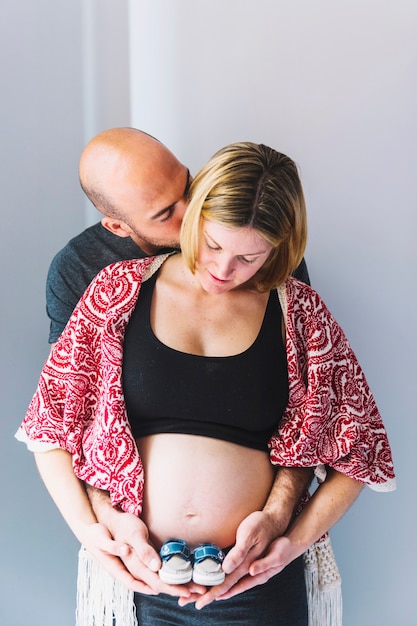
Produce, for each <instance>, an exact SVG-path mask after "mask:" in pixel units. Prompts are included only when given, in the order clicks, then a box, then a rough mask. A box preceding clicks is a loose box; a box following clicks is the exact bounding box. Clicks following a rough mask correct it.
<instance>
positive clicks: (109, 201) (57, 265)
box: [46, 128, 311, 626]
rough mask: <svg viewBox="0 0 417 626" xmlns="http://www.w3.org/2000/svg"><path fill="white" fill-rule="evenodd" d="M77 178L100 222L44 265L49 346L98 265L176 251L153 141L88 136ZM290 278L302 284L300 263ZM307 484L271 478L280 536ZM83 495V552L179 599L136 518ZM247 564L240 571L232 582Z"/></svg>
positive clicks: (181, 194)
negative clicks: (86, 510) (88, 516)
mask: <svg viewBox="0 0 417 626" xmlns="http://www.w3.org/2000/svg"><path fill="white" fill-rule="evenodd" d="M79 175H80V183H81V186H82V188H83V189H84V191H85V193H86V195H87V196H88V198H89V199H90V200H91V202H92V203H93V204H94V206H95V207H96V208H97V209H98V210H99V211H100V212H101V213H102V214H103V218H102V220H101V222H99V223H97V224H95V225H94V226H91V227H90V228H87V229H86V230H84V231H83V232H82V233H80V234H79V235H78V236H76V237H75V238H74V239H72V240H71V241H69V243H68V244H67V245H66V246H65V247H64V248H63V249H62V250H61V251H60V252H58V254H57V255H56V256H55V257H54V259H53V261H52V263H51V266H50V268H49V272H48V278H47V285H46V293H47V312H48V316H49V317H50V320H51V328H50V335H49V341H50V342H51V343H54V342H55V341H56V340H57V339H58V337H59V335H60V334H61V332H62V330H63V329H64V327H65V325H66V323H67V321H68V319H69V317H70V315H71V313H72V311H73V309H74V308H75V306H76V304H77V302H78V300H79V299H80V297H81V296H82V295H83V293H84V291H85V289H86V288H87V286H88V285H89V283H90V282H91V280H92V279H93V278H94V277H95V276H96V275H97V274H98V272H99V271H100V270H101V269H103V268H104V267H105V266H107V265H109V264H110V263H113V262H116V261H120V260H124V259H132V258H140V257H144V256H149V255H153V254H156V253H160V252H162V251H166V250H167V249H176V248H178V245H179V232H180V227H181V221H182V217H183V215H184V212H185V209H186V206H187V201H188V190H189V185H190V173H189V171H188V169H187V168H186V167H185V165H183V164H182V163H180V162H179V161H178V159H177V158H176V157H175V156H174V155H173V154H172V153H171V152H170V151H169V150H168V149H167V148H166V147H165V146H164V145H163V144H162V143H160V142H159V141H158V140H157V139H155V138H154V137H151V136H150V135H148V134H146V133H144V132H142V131H139V130H136V129H132V128H114V129H110V130H106V131H104V132H102V133H100V134H99V135H97V136H96V137H94V138H93V139H92V140H91V141H90V142H89V143H88V144H87V146H86V148H85V149H84V151H83V153H82V155H81V159H80V166H79ZM296 276H297V277H298V278H299V279H300V280H303V281H304V282H307V283H309V277H308V272H307V267H306V265H305V262H304V261H303V262H302V263H301V265H300V267H299V268H298V269H297V271H296ZM310 480H311V473H310V472H309V470H307V471H306V470H297V469H292V470H288V473H284V471H282V472H280V473H279V481H278V480H277V484H276V490H277V492H278V493H279V497H278V503H279V507H278V508H279V511H280V514H279V518H280V520H281V518H282V519H287V521H286V523H285V525H284V526H283V527H282V531H284V529H285V526H286V524H288V520H289V517H290V516H291V515H292V512H293V510H294V507H295V506H296V504H297V503H298V498H299V497H300V496H301V495H302V494H303V493H304V492H305V489H306V486H307V484H308V483H309V482H310ZM87 491H88V495H89V497H90V501H91V502H92V506H93V508H94V513H95V515H96V517H97V519H98V522H99V523H97V524H93V525H92V526H91V528H90V529H89V531H88V532H89V533H90V541H89V544H88V546H86V547H88V550H89V551H90V552H91V554H93V555H94V556H95V558H96V559H97V560H98V561H99V562H101V563H102V565H103V566H104V567H105V569H107V571H109V572H110V573H111V574H112V576H113V577H114V578H117V579H119V580H120V581H122V582H123V583H125V584H126V586H128V587H130V588H131V589H134V590H135V591H141V592H143V593H163V592H164V593H170V594H172V595H180V594H181V593H182V594H184V593H185V591H184V588H182V589H181V588H178V587H177V586H175V585H166V584H165V583H162V581H161V580H160V578H159V576H158V575H157V573H156V572H157V569H158V568H159V566H160V560H159V556H158V554H157V553H156V552H155V550H154V548H153V547H152V546H151V545H150V544H149V539H148V531H147V528H146V527H145V525H144V523H143V522H142V521H141V519H140V518H138V517H136V516H134V515H131V514H130V513H123V512H122V511H120V510H119V509H117V508H113V507H112V505H111V503H110V498H109V496H108V494H107V492H104V491H100V490H98V489H94V488H92V487H87ZM281 511H282V512H283V513H282V514H281ZM251 530H252V526H250V525H248V528H247V532H246V533H244V532H243V531H242V532H241V543H242V544H243V547H242V554H244V553H245V550H249V549H250V545H251V544H250V541H252V538H251V537H252V536H251ZM119 557H120V558H119ZM252 560H253V559H252ZM252 560H251V559H249V560H248V562H247V563H246V562H245V564H244V567H243V566H241V567H240V569H239V572H238V574H236V576H235V579H236V582H238V581H239V580H240V578H241V576H243V575H246V573H247V571H248V567H249V565H250V563H251V562H252ZM242 567H243V570H242ZM255 584H257V583H255ZM118 626H119V625H118ZM120 626H123V625H120Z"/></svg>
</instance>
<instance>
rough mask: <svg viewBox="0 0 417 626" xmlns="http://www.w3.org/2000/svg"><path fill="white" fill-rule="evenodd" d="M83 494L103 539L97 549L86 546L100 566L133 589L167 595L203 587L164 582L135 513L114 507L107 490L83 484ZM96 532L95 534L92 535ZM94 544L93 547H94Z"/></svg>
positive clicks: (198, 591) (196, 591) (199, 590)
mask: <svg viewBox="0 0 417 626" xmlns="http://www.w3.org/2000/svg"><path fill="white" fill-rule="evenodd" d="M87 494H88V497H89V499H90V502H91V504H92V507H93V509H94V513H95V514H96V516H97V518H98V519H99V521H100V522H101V524H98V525H97V526H100V527H101V529H102V532H104V533H105V534H106V541H104V537H103V543H102V544H101V546H100V551H99V552H93V550H92V549H91V548H90V549H89V547H88V546H86V548H87V549H88V550H89V551H90V552H91V553H92V554H93V556H95V558H96V559H97V560H98V561H100V562H101V564H102V565H103V567H104V568H105V569H106V570H107V571H108V572H109V573H110V574H111V575H112V576H113V578H117V579H118V580H120V581H121V582H123V583H124V584H125V585H126V586H127V587H129V588H130V589H132V590H133V591H139V592H140V593H145V594H147V595H156V594H159V593H166V594H169V595H171V596H177V597H180V596H181V597H183V598H188V597H190V596H191V595H194V594H195V596H196V597H199V595H200V594H201V593H203V592H204V591H205V588H204V587H202V586H201V585H196V584H195V583H189V584H188V585H168V584H166V583H163V582H162V581H161V579H160V577H159V574H158V570H159V568H160V567H161V559H160V558H159V554H158V553H157V551H156V550H155V548H154V547H153V546H152V545H151V543H150V540H149V532H148V529H147V527H146V525H145V524H144V523H143V521H142V520H141V519H140V518H139V517H137V516H136V515H132V514H131V513H124V512H123V511H120V510H118V509H115V508H114V507H113V506H112V504H111V502H110V497H109V495H108V493H107V492H105V491H101V490H100V489H95V488H93V487H90V486H87ZM97 537H98V533H97V535H96V539H97ZM98 547H99V546H98V544H97V545H96V548H98Z"/></svg>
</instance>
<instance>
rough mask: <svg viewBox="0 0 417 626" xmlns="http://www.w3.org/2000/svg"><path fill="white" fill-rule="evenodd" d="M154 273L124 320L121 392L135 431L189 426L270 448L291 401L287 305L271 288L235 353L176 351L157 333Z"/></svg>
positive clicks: (206, 433)
mask: <svg viewBox="0 0 417 626" xmlns="http://www.w3.org/2000/svg"><path fill="white" fill-rule="evenodd" d="M156 276H157V274H155V275H154V276H152V278H151V279H149V280H147V281H146V282H144V283H143V284H142V286H141V290H140V295H139V298H138V302H137V304H136V307H135V310H134V311H133V314H132V317H131V319H130V321H129V323H128V325H127V328H126V333H125V339H124V350H123V352H124V355H123V374H122V379H123V392H124V397H125V402H126V410H127V415H128V418H129V421H130V425H131V428H132V431H133V435H134V437H143V436H146V435H151V434H156V433H187V434H193V435H203V436H206V437H214V438H216V439H222V440H226V441H231V442H233V443H236V444H240V445H243V446H246V447H249V448H255V449H258V450H263V451H266V450H267V449H268V448H267V443H268V441H269V439H270V437H271V435H272V433H273V432H274V431H275V429H276V427H277V425H278V422H279V421H280V419H281V416H282V414H283V411H284V409H285V407H286V405H287V402H288V372H287V358H286V352H285V346H284V343H283V340H282V333H281V319H282V312H281V307H280V304H279V300H278V294H277V292H276V291H272V292H271V294H270V296H269V299H268V304H267V308H266V312H265V317H264V320H263V323H262V326H261V330H260V332H259V334H258V336H257V338H256V339H255V341H254V343H253V344H252V345H251V346H250V347H249V348H248V349H247V350H245V351H244V352H242V353H241V354H238V355H235V356H227V357H205V356H198V355H193V354H186V353H184V352H179V351H178V350H174V349H172V348H169V347H168V346H166V345H164V344H163V343H161V342H160V341H159V339H157V337H156V336H155V335H154V333H153V331H152V328H151V323H150V307H151V301H152V293H153V289H154V285H155V281H156Z"/></svg>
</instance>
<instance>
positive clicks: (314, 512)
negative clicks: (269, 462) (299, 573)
mask: <svg viewBox="0 0 417 626" xmlns="http://www.w3.org/2000/svg"><path fill="white" fill-rule="evenodd" d="M288 471H291V470H289V469H288ZM298 478H299V479H300V476H298ZM290 482H291V481H290ZM301 482H302V480H301V479H300V482H299V483H298V484H299V486H300V485H301ZM294 483H297V479H295V480H294ZM362 487H363V484H362V483H360V482H358V481H356V480H354V479H352V478H349V477H347V476H344V475H343V474H340V473H339V472H336V471H334V470H330V471H329V473H328V476H327V479H326V480H325V482H324V483H323V484H322V485H320V486H319V487H318V488H317V490H316V491H315V493H314V495H313V496H312V498H311V500H310V501H309V502H308V503H307V504H306V505H305V506H304V508H303V510H302V511H301V513H300V514H299V515H297V517H295V518H294V519H293V521H292V522H291V523H290V525H289V527H288V529H286V530H285V532H280V529H282V527H283V522H282V521H280V520H282V519H283V518H282V515H283V504H282V502H281V496H280V494H279V488H278V484H274V486H273V489H272V491H271V494H270V497H269V498H268V501H267V503H266V504H265V507H264V509H263V510H262V511H258V512H255V513H252V514H251V515H249V516H248V517H247V518H246V519H244V520H243V522H242V523H241V525H240V526H239V528H238V532H237V535H236V546H235V547H234V548H233V549H232V550H230V552H229V553H228V555H227V556H226V558H225V560H224V562H223V569H224V570H225V572H226V573H227V574H228V575H227V576H226V579H225V581H224V583H223V584H222V585H219V586H217V587H213V588H212V589H211V590H209V591H208V592H207V593H206V594H204V595H203V596H201V598H195V599H196V600H197V602H196V607H197V608H199V609H201V608H203V607H204V606H206V605H207V604H209V603H210V602H212V601H213V600H216V599H227V598H230V597H232V596H234V595H236V594H238V593H242V592H243V591H246V590H248V589H251V588H252V587H255V586H256V585H260V584H263V583H265V582H266V581H267V580H269V579H270V578H271V577H272V576H274V575H275V574H278V573H279V572H280V571H282V570H283V569H284V567H286V566H287V565H288V564H289V563H291V561H293V560H294V559H296V558H297V557H298V556H300V555H301V554H303V553H304V552H305V550H306V549H307V548H309V547H310V546H311V545H312V544H313V543H314V542H315V541H317V540H318V539H319V538H320V537H321V536H322V535H324V534H325V533H326V532H327V531H328V530H330V528H331V527H332V526H333V525H334V524H335V523H336V522H337V521H338V520H339V519H340V518H341V517H342V516H343V515H344V513H346V511H347V510H348V509H349V508H350V506H351V505H352V504H353V502H354V501H355V500H356V498H357V497H358V495H359V493H360V491H361V489H362ZM295 493H296V492H295V491H294V494H295ZM284 500H285V498H284ZM293 501H295V500H293ZM287 502H289V500H288V496H287ZM284 508H285V507H284ZM286 515H287V516H288V511H287V513H286ZM284 523H285V522H284ZM277 533H278V534H277ZM188 601H189V600H188V599H184V600H183V601H182V602H181V603H182V604H186V603H187V602H188Z"/></svg>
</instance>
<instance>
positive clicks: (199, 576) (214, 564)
mask: <svg viewBox="0 0 417 626" xmlns="http://www.w3.org/2000/svg"><path fill="white" fill-rule="evenodd" d="M224 557H225V554H224V552H223V550H221V549H220V548H218V547H217V546H215V545H213V544H212V543H202V544H201V545H199V546H197V547H196V548H195V550H194V552H193V558H194V569H193V581H194V582H195V583H197V584H199V585H206V586H210V587H211V586H213V585H220V583H222V582H223V581H224V572H223V570H222V563H223V560H224Z"/></svg>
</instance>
